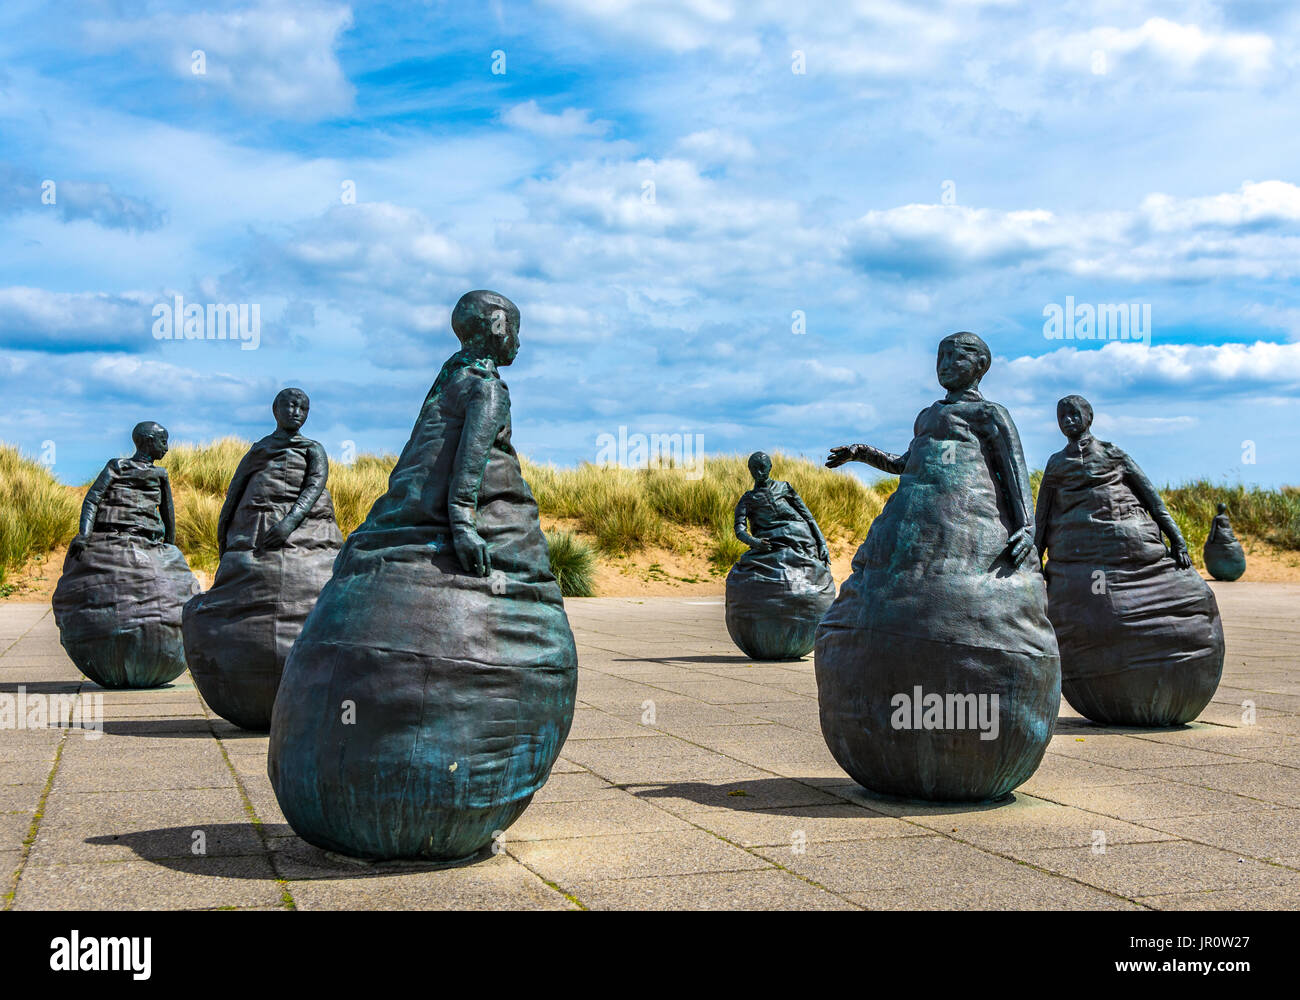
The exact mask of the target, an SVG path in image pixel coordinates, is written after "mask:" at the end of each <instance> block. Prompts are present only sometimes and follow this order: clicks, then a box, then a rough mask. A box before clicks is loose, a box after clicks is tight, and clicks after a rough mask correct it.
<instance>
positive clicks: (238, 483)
mask: <svg viewBox="0 0 1300 1000" xmlns="http://www.w3.org/2000/svg"><path fill="white" fill-rule="evenodd" d="M256 448H257V445H254V446H253V447H252V448H249V449H248V451H247V452H245V453H244V457H243V458H241V459H240V460H239V465H238V466H237V467H236V468H235V474H234V476H232V477H231V480H230V485H229V486H227V487H226V501H225V503H223V504H222V505H221V514H220V516H219V517H218V518H217V555H218V556H224V555H225V554H226V535H227V534H228V533H229V531H230V522H231V521H232V520H233V519H234V517H235V512H236V511H237V510H239V503H240V501H241V500H243V498H244V489H245V488H246V487H247V486H248V480H249V479H250V478H252V475H253V467H254V463H253V452H254V450H256Z"/></svg>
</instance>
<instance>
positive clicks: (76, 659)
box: [52, 421, 199, 688]
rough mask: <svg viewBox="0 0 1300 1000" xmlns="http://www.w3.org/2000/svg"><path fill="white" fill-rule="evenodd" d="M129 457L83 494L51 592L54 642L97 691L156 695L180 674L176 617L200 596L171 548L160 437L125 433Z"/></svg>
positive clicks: (156, 430)
mask: <svg viewBox="0 0 1300 1000" xmlns="http://www.w3.org/2000/svg"><path fill="white" fill-rule="evenodd" d="M131 439H132V441H133V443H134V444H135V454H133V455H132V456H131V457H130V458H114V459H111V460H110V461H109V462H108V464H107V465H105V466H104V470H103V471H102V472H101V473H100V474H99V476H98V478H96V480H95V482H94V484H93V485H92V486H91V487H90V489H89V491H87V493H86V499H85V501H84V502H83V503H82V506H81V523H80V527H79V530H78V532H77V536H76V537H75V538H73V540H72V542H71V544H70V545H69V546H68V554H67V557H66V558H65V559H64V561H63V575H62V576H60V577H59V582H58V585H57V586H56V587H55V590H54V598H53V602H52V603H53V606H54V620H55V622H56V623H57V624H58V626H59V639H60V641H61V642H62V643H63V648H64V649H65V650H67V653H68V656H69V657H71V658H72V662H73V663H75V664H76V665H77V669H78V670H80V671H81V672H82V673H83V674H85V675H86V676H87V677H89V678H90V679H91V680H92V681H94V682H95V683H97V684H100V685H102V686H103V687H109V688H120V687H158V686H159V685H162V684H166V683H167V682H168V681H171V680H175V679H176V678H177V677H179V676H180V675H181V674H182V673H184V672H185V648H184V645H183V643H182V641H181V609H182V607H184V605H185V602H186V601H187V600H189V598H190V596H191V595H192V594H194V593H195V592H196V591H197V590H198V589H199V583H198V581H197V580H196V579H195V578H194V574H193V573H191V572H190V567H189V564H188V563H187V562H186V561H185V556H184V555H182V554H181V550H180V549H178V548H177V547H176V545H175V541H176V516H175V512H174V510H173V507H172V491H171V481H170V480H169V479H168V478H167V470H166V469H163V468H160V467H159V466H156V465H154V462H156V461H157V460H158V459H160V458H162V457H163V456H164V455H166V454H167V430H166V429H165V428H164V427H163V426H162V425H161V424H157V423H154V422H153V421H144V422H143V423H139V424H136V426H135V428H134V430H132V432H131Z"/></svg>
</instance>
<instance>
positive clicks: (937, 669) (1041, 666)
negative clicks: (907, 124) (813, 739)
mask: <svg viewBox="0 0 1300 1000" xmlns="http://www.w3.org/2000/svg"><path fill="white" fill-rule="evenodd" d="M991 364H992V355H991V353H990V351H989V349H988V345H986V344H985V343H984V341H983V340H981V339H980V338H979V337H977V336H976V335H975V334H973V333H966V332H963V333H955V334H952V335H951V336H949V337H945V338H944V339H943V341H942V342H941V343H940V344H939V352H938V359H937V362H936V370H937V374H938V378H939V383H940V385H941V386H942V387H943V388H944V389H945V390H947V394H946V395H945V396H944V398H943V399H941V400H939V401H937V402H936V403H934V404H933V405H931V406H930V407H928V408H927V409H925V410H922V411H921V413H920V415H919V416H918V417H917V418H916V423H915V427H914V437H913V438H912V443H911V445H910V446H909V447H908V449H907V451H906V452H905V453H904V454H902V455H892V454H888V453H886V452H882V451H880V450H879V449H876V448H873V447H870V446H868V445H863V444H857V445H847V446H843V447H837V448H833V449H831V453H830V457H829V458H828V459H827V462H826V464H827V465H828V466H830V467H831V468H834V467H836V466H839V465H842V464H844V463H845V462H850V461H858V462H866V463H868V464H870V465H873V466H875V467H876V468H878V469H881V470H883V471H885V472H890V473H893V474H895V475H898V476H899V482H898V488H897V489H896V490H895V491H894V493H893V495H892V496H891V497H890V498H889V500H888V501H887V502H886V503H885V506H884V509H883V510H882V511H881V512H880V515H879V516H878V517H877V518H876V519H875V521H874V522H873V523H872V525H871V529H870V531H869V532H868V534H867V538H866V541H865V542H863V544H862V546H861V548H859V549H858V552H857V554H856V555H855V556H854V559H853V573H852V575H851V576H850V577H849V578H848V579H847V580H846V581H845V582H844V583H843V585H842V586H841V587H840V595H839V597H838V598H837V599H836V601H835V603H834V604H833V605H831V608H830V610H829V611H828V612H827V613H826V616H825V618H824V619H823V620H822V624H821V627H820V628H819V629H818V630H817V646H816V671H817V697H818V703H819V706H820V710H821V724H822V733H823V735H824V736H825V738H826V743H827V746H828V747H829V748H830V750H831V753H832V754H833V755H834V757H835V759H836V760H837V761H838V762H839V764H840V766H841V767H843V768H844V770H845V771H847V772H848V773H849V775H850V776H851V777H852V778H853V779H854V780H855V781H857V782H858V783H859V784H861V785H863V786H864V787H866V788H868V789H870V790H872V791H874V792H877V793H880V794H884V795H890V796H896V797H900V798H909V799H925V800H932V801H983V800H991V799H998V798H1001V797H1003V796H1005V795H1006V794H1007V793H1009V792H1010V791H1011V790H1012V789H1013V788H1015V787H1016V786H1017V785H1020V784H1021V783H1023V782H1024V781H1025V780H1026V779H1028V777H1029V776H1030V775H1031V774H1033V772H1034V770H1035V769H1036V768H1037V766H1038V764H1039V762H1040V761H1041V760H1042V757H1043V754H1044V753H1045V752H1046V749H1047V744H1048V742H1049V741H1050V740H1051V736H1052V731H1053V729H1054V727H1055V724H1056V713H1057V708H1058V706H1059V703H1060V660H1059V657H1058V654H1057V647H1056V638H1055V636H1054V635H1053V634H1052V627H1051V624H1050V623H1049V622H1048V620H1047V607H1046V605H1047V600H1046V593H1045V589H1044V585H1043V578H1042V574H1041V572H1040V570H1039V566H1038V560H1037V559H1036V558H1031V556H1032V553H1033V537H1034V521H1033V509H1032V500H1031V493H1030V486H1029V473H1028V470H1027V469H1026V466H1025V460H1024V455H1023V453H1022V451H1021V447H1020V438H1019V434H1018V433H1017V431H1016V426H1015V423H1014V422H1013V421H1012V419H1011V416H1010V414H1009V413H1008V412H1007V411H1006V409H1005V408H1004V407H1002V406H1000V405H999V404H997V403H994V402H991V401H989V400H986V399H984V397H983V396H982V395H981V394H980V392H979V383H980V379H981V378H982V377H983V376H984V373H985V372H987V371H988V369H989V366H990V365H991Z"/></svg>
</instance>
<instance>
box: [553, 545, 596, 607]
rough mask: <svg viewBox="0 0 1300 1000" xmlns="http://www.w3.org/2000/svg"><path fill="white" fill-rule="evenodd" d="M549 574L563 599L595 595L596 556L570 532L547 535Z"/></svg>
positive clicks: (589, 547) (592, 550) (590, 548)
mask: <svg viewBox="0 0 1300 1000" xmlns="http://www.w3.org/2000/svg"><path fill="white" fill-rule="evenodd" d="M546 545H547V548H549V549H550V553H551V573H552V574H553V575H554V576H555V579H556V581H557V582H558V583H559V585H560V593H561V594H563V595H564V596H565V597H591V596H592V595H593V594H594V593H595V592H596V552H595V550H594V549H593V548H592V547H591V546H590V545H588V544H587V543H586V542H584V541H583V540H582V539H580V538H579V537H578V536H577V535H575V534H573V533H572V532H570V531H548V532H547V533H546Z"/></svg>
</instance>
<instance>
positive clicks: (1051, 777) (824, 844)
mask: <svg viewBox="0 0 1300 1000" xmlns="http://www.w3.org/2000/svg"><path fill="white" fill-rule="evenodd" d="M1214 586H1215V593H1216V594H1217V595H1218V598H1219V603H1220V607H1221V609H1222V612H1223V620H1224V626H1225V630H1226V633H1227V640H1228V657H1227V664H1226V667H1225V670H1224V676H1223V683H1222V686H1221V687H1220V688H1219V692H1218V694H1217V695H1216V697H1215V700H1214V702H1213V703H1212V704H1211V705H1210V707H1209V708H1208V709H1207V710H1206V711H1205V713H1204V714H1203V715H1202V717H1201V720H1200V721H1199V722H1197V723H1196V724H1194V725H1191V726H1188V727H1183V728H1179V729H1174V730H1163V731H1146V730H1143V731H1137V730H1118V729H1111V728H1106V727H1102V726H1096V725H1092V724H1090V723H1088V722H1086V721H1084V720H1082V719H1080V718H1079V717H1078V716H1077V715H1076V714H1075V713H1074V712H1072V711H1071V710H1070V709H1069V708H1068V706H1065V705H1062V709H1061V718H1060V721H1059V722H1058V724H1057V731H1056V736H1055V738H1054V739H1053V741H1052V745H1051V748H1050V750H1049V751H1048V754H1047V757H1046V759H1045V760H1044V762H1043V764H1042V766H1041V767H1040V768H1039V770H1038V772H1037V773H1036V774H1035V775H1034V776H1033V778H1032V779H1031V780H1030V781H1029V782H1028V783H1027V784H1025V785H1024V786H1023V787H1021V788H1020V789H1019V790H1018V791H1017V792H1016V795H1015V799H1014V801H1013V802H1009V803H1005V804H1001V805H997V806H979V807H940V806H926V805H916V804H907V803H899V802H891V801H884V800H880V799H874V798H872V797H870V796H869V795H868V794H867V793H865V792H864V791H863V790H862V789H860V788H859V787H857V786H856V785H855V784H853V783H852V782H851V781H850V780H849V778H848V777H847V775H845V774H844V773H843V772H842V771H841V770H840V768H839V767H838V766H837V765H836V764H835V762H834V760H832V759H831V756H830V754H829V752H828V751H827V749H826V746H825V744H824V743H823V741H822V737H821V733H820V730H819V727H818V720H817V690H816V683H815V680H814V676H813V663H812V658H811V656H809V657H808V658H806V659H805V660H803V661H802V662H792V663H780V664H768V663H755V662H752V661H750V660H748V659H746V658H745V657H744V656H743V655H741V654H740V652H739V651H738V650H737V649H736V648H735V647H734V646H733V645H732V643H731V641H730V639H729V638H728V636H727V631H726V627H725V625H724V623H723V607H722V601H721V599H720V598H682V599H678V598H647V599H645V600H634V599H621V598H619V599H614V598H607V599H590V600H570V601H568V602H567V607H568V611H569V616H570V619H571V621H572V623H573V629H574V634H575V635H576V637H577V641H578V650H579V657H580V664H581V670H580V679H579V686H578V709H577V714H576V717H575V719H574V724H573V731H572V733H571V734H570V736H569V740H568V743H567V744H566V745H565V747H564V752H563V754H562V756H561V758H560V760H559V762H558V764H557V765H556V768H555V770H554V772H553V773H552V775H551V779H550V781H549V782H548V783H547V785H546V787H545V788H543V789H542V790H541V792H539V793H538V795H537V797H536V798H535V799H534V801H533V804H532V806H531V807H530V808H529V809H528V810H527V812H525V813H524V815H523V817H522V818H521V819H520V820H519V821H518V822H517V823H516V824H515V825H514V826H513V827H511V828H510V829H509V830H508V831H507V832H506V834H505V836H504V838H503V840H502V841H501V842H500V843H499V844H498V845H497V847H498V849H499V850H498V852H497V853H493V854H487V855H485V856H484V858H483V860H481V861H478V862H476V863H473V864H469V865H466V866H463V867H460V868H453V869H441V870H439V869H435V868H431V867H429V866H421V865H391V864H381V865H364V864H358V863H352V862H348V861H345V860H342V859H337V858H334V857H331V856H329V855H326V854H325V853H324V852H322V851H319V850H317V849H315V848H313V847H310V846H308V845H307V844H305V843H303V842H302V841H301V840H299V839H298V838H297V837H295V836H294V834H293V832H292V831H291V830H290V828H289V827H288V826H287V825H286V823H285V821H284V817H283V816H282V815H281V813H280V810H279V808H278V807H277V805H276V801H275V796H274V794H273V793H272V791H271V786H270V782H269V781H268V779H267V776H266V749H267V739H266V737H265V736H257V735H249V734H246V733H243V732H242V731H240V730H238V729H235V728H234V727H233V726H231V725H229V724H228V723H226V722H224V721H222V720H221V719H219V718H218V717H216V716H214V715H212V714H211V713H209V712H208V711H207V710H206V707H205V705H204V704H203V702H202V700H201V699H200V698H199V696H198V693H197V692H196V690H195V688H194V685H193V684H192V682H191V681H190V679H189V676H188V675H183V676H182V677H181V678H180V679H179V680H178V681H177V682H176V683H174V684H172V685H170V686H168V687H165V688H161V689H158V690H153V691H103V690H102V689H100V688H98V687H97V686H96V685H94V684H92V683H90V682H89V681H86V680H84V679H83V678H81V676H80V675H79V674H78V672H77V670H76V669H75V668H74V667H73V666H72V663H71V662H70V661H69V660H68V658H67V657H66V656H65V655H64V653H63V650H62V648H61V647H60V646H59V640H58V633H57V630H56V629H55V626H54V621H53V618H52V616H51V613H50V609H49V606H48V605H41V604H4V605H0V649H2V650H3V654H2V655H0V698H4V697H6V696H8V697H10V698H11V699H12V700H11V702H10V704H11V706H16V707H17V708H22V707H23V706H22V703H21V701H20V698H25V699H27V711H28V713H30V712H31V711H33V709H32V705H34V704H36V702H34V701H33V699H34V698H36V697H37V696H39V697H40V698H43V699H45V700H46V701H47V702H51V703H52V702H53V701H54V699H52V697H51V696H55V695H60V694H67V695H76V696H78V697H77V706H78V707H79V708H82V709H91V708H93V706H94V705H95V704H96V699H98V698H102V708H103V716H102V722H103V732H102V735H101V734H96V733H93V732H92V733H90V734H89V735H91V736H98V738H90V739H88V738H87V735H88V734H87V733H86V732H84V731H82V730H78V729H49V728H46V729H42V728H30V727H29V726H28V725H27V724H26V723H27V720H26V719H25V718H24V717H23V716H22V715H21V714H16V715H13V716H11V718H10V719H9V721H8V722H7V723H6V725H7V728H4V729H3V730H2V731H0V880H2V881H0V885H2V886H3V890H2V891H3V893H5V895H4V897H3V898H4V906H5V907H6V908H10V907H11V908H13V909H17V910H28V909H136V908H144V909H300V910H316V909H520V908H525V909H550V910H565V909H584V908H585V909H610V908H615V909H696V908H704V909H713V908H718V909H722V908H738V909H855V908H866V909H971V908H995V909H1003V908H1006V909H1134V908H1155V909H1294V908H1296V907H1297V906H1298V905H1300V666H1298V665H1297V664H1298V662H1300V652H1298V650H1300V585H1295V584H1264V583H1257V584H1251V583H1237V584H1226V585H1225V584H1216V585H1214ZM20 689H21V695H20ZM11 711H15V712H16V709H11Z"/></svg>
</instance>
